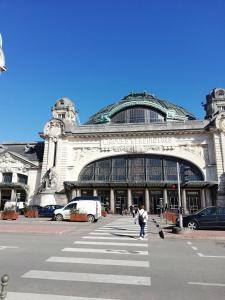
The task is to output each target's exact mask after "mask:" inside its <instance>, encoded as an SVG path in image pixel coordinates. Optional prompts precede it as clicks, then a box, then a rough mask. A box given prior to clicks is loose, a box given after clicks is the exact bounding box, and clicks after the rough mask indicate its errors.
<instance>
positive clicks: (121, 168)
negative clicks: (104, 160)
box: [112, 158, 127, 181]
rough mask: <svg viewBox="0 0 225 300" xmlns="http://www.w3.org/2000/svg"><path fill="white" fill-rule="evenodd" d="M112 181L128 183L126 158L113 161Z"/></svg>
mask: <svg viewBox="0 0 225 300" xmlns="http://www.w3.org/2000/svg"><path fill="white" fill-rule="evenodd" d="M112 166H113V167H112V181H126V177H127V167H126V166H127V163H126V159H125V158H114V159H113V160H112Z"/></svg>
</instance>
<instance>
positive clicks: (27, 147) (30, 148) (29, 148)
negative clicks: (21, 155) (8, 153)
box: [24, 144, 34, 153]
mask: <svg viewBox="0 0 225 300" xmlns="http://www.w3.org/2000/svg"><path fill="white" fill-rule="evenodd" d="M24 152H26V153H33V152H34V146H31V145H30V144H26V145H25V147H24Z"/></svg>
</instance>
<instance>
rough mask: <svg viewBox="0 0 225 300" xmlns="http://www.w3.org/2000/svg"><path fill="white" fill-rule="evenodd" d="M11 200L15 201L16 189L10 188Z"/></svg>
mask: <svg viewBox="0 0 225 300" xmlns="http://www.w3.org/2000/svg"><path fill="white" fill-rule="evenodd" d="M10 200H11V201H16V190H14V189H12V191H11V199H10Z"/></svg>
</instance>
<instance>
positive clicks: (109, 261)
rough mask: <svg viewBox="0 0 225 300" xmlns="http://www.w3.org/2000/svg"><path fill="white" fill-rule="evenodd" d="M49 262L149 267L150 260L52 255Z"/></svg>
mask: <svg viewBox="0 0 225 300" xmlns="http://www.w3.org/2000/svg"><path fill="white" fill-rule="evenodd" d="M46 261H47V262H60V263H69V264H71V263H73V264H91V265H105V266H110V265H111V266H123V267H141V268H142V267H143V268H148V267H149V262H148V261H138V260H121V259H102V258H87V257H84V258H83V257H61V256H60V257H59V256H52V257H50V258H48V259H47V260H46Z"/></svg>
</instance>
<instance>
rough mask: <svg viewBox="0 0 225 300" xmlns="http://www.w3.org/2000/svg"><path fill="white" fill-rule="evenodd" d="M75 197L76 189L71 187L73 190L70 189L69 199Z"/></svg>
mask: <svg viewBox="0 0 225 300" xmlns="http://www.w3.org/2000/svg"><path fill="white" fill-rule="evenodd" d="M75 197H77V190H76V189H73V190H72V191H71V199H73V198H75Z"/></svg>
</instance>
